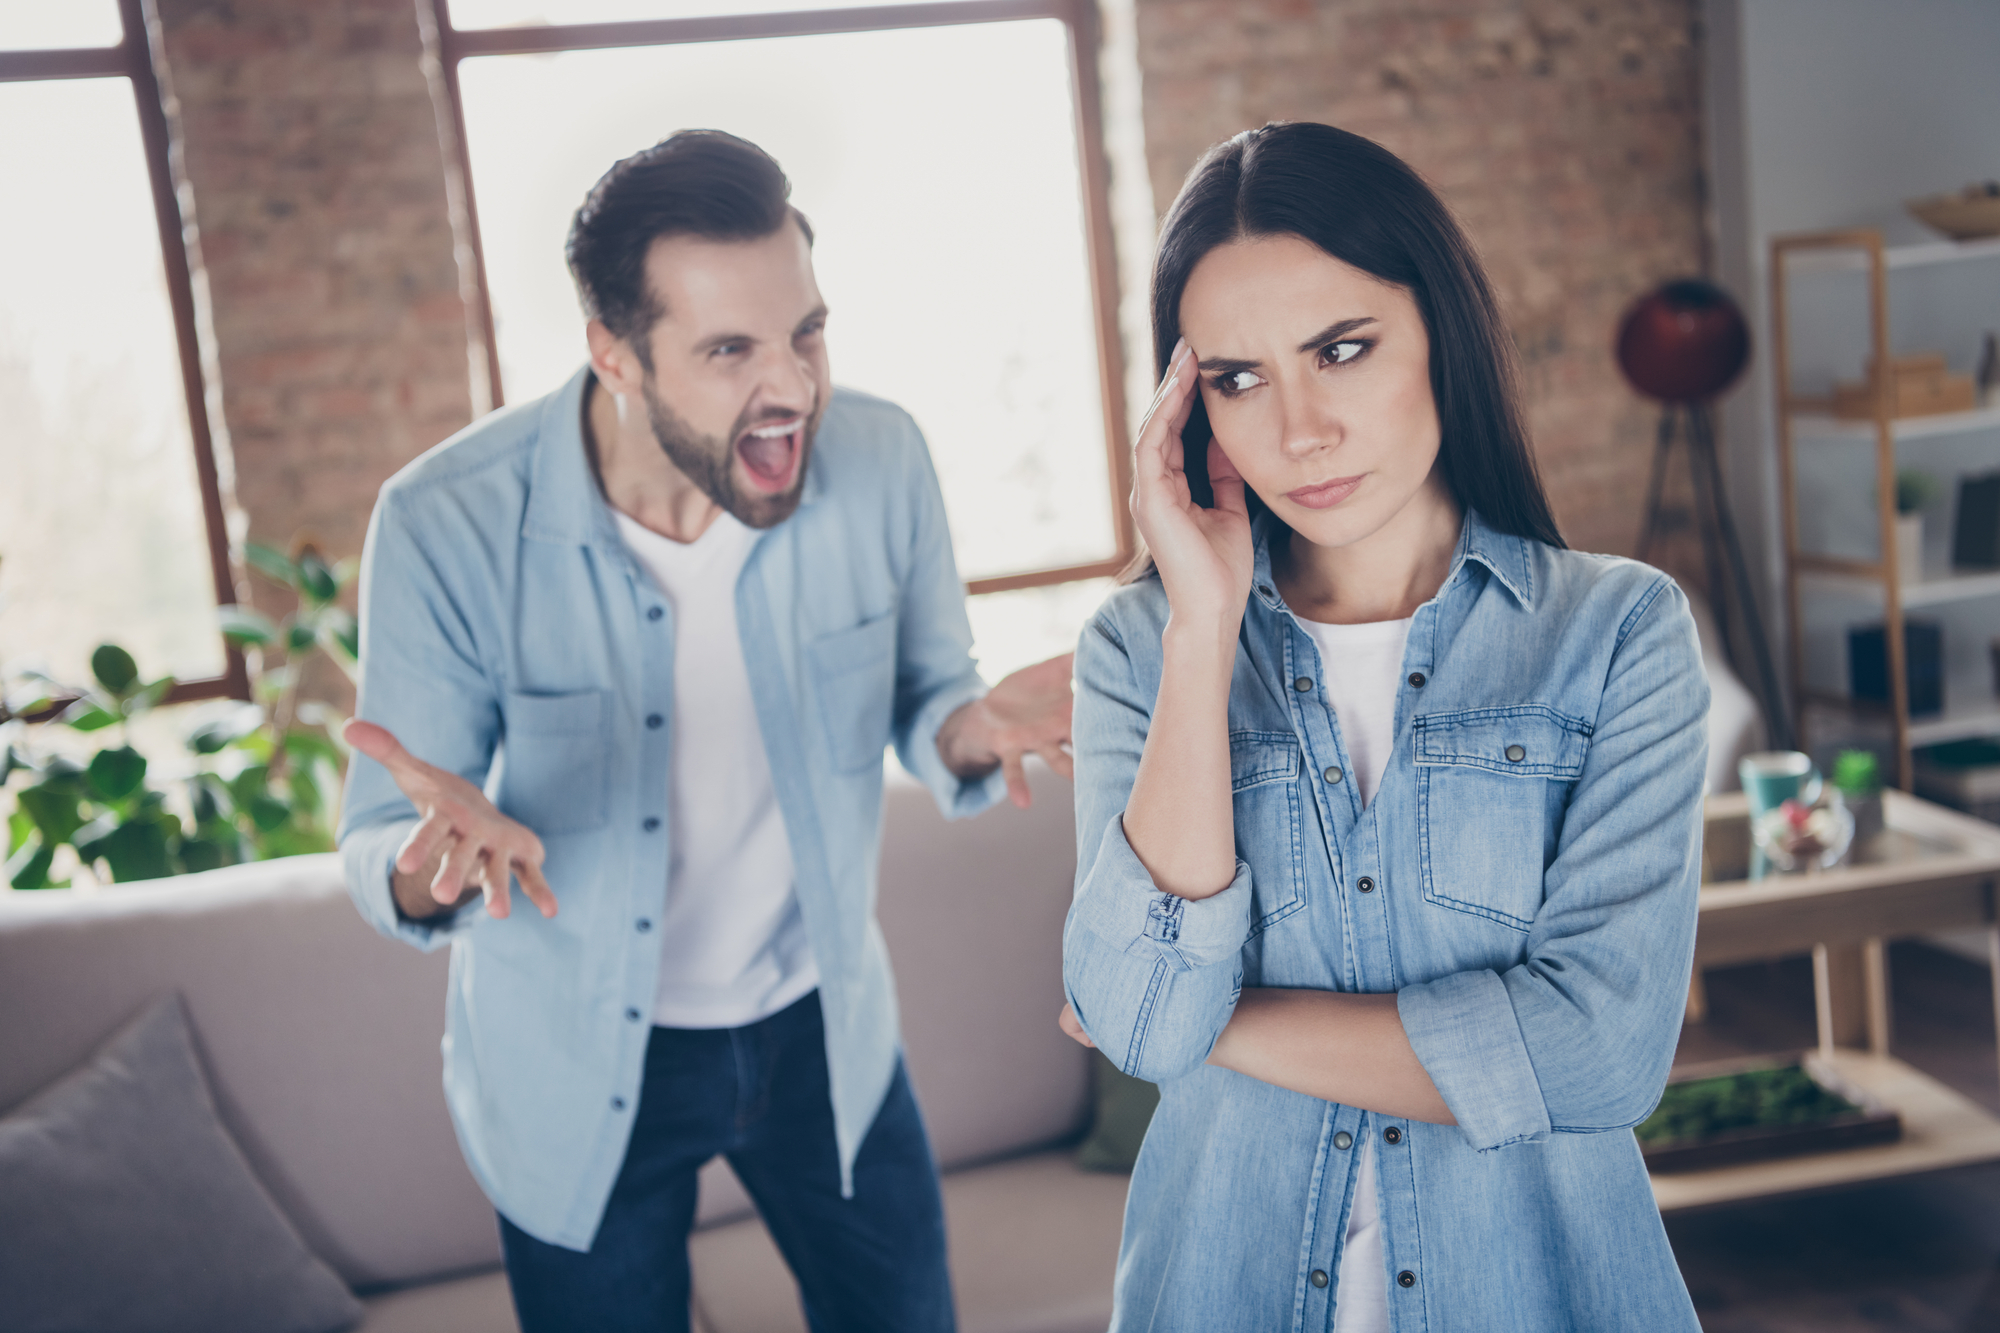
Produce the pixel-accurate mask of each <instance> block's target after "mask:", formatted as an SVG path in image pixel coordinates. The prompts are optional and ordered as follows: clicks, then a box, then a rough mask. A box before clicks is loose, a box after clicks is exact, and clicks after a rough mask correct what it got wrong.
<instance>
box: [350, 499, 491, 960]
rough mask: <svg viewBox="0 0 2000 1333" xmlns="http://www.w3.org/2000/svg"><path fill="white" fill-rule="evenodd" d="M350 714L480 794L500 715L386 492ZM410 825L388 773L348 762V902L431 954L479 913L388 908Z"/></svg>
mask: <svg viewBox="0 0 2000 1333" xmlns="http://www.w3.org/2000/svg"><path fill="white" fill-rule="evenodd" d="M355 716H356V717H359V718H364V719H366V720H367V721H370V722H375V723H379V724H380V725H382V726H384V727H387V728H388V729H389V731H390V732H392V733H393V734H394V735H395V736H396V738H397V739H398V740H400V741H401V742H402V743H403V745H404V746H405V748H407V749H408V750H409V751H410V752H411V753H412V754H414V755H416V756H417V757H418V758H419V759H422V760H424V761H425V762H427V763H431V764H435V765H436V766H438V767H439V768H444V769H448V770H450V771H452V772H455V773H457V774H458V775H459V776H460V777H463V778H465V779H466V780H467V781H469V782H471V783H472V784H473V785H475V786H479V785H482V784H484V782H485V781H486V777H487V773H488V771H489V770H490V769H491V768H492V764H493V755H494V752H495V750H496V748H497V746H498V743H499V736H500V712H499V703H498V697H497V694H496V692H495V689H494V687H493V685H492V683H491V682H490V681H489V680H488V679H487V676H486V674H485V672H484V671H482V670H481V669H480V667H479V665H478V659H477V653H476V649H475V648H474V644H473V635H472V631H471V628H470V626H469V625H468V623H467V620H466V617H465V609H464V608H463V607H461V606H460V605H459V604H458V603H457V601H456V600H455V599H454V598H453V597H452V595H451V593H450V591H449V587H448V582H447V580H446V578H445V576H444V574H443V572H442V570H441V569H440V567H439V565H438V564H437V562H436V561H435V560H433V558H432V557H431V554H430V553H429V552H428V551H427V550H426V549H425V546H424V543H423V542H422V541H421V539H420V536H419V534H418V532H417V531H416V525H415V524H414V523H413V522H412V521H411V520H410V519H409V518H408V517H407V516H406V514H405V513H404V511H403V508H402V504H401V503H400V497H399V496H398V494H397V493H395V492H394V491H388V492H385V493H384V494H383V497H382V499H381V501H380V502H379V503H377V505H376V507H375V513H374V515H373V517H372V518H371V519H370V521H369V525H368V539H367V543H366V545H365V546H364V548H363V552H362V560H361V686H360V693H359V698H358V701H357V703H356V706H355ZM417 822H418V815H417V811H416V809H415V808H414V807H413V806H411V804H410V802H409V800H408V798H406V797H405V796H404V795H403V793H402V791H401V790H400V789H398V788H397V786H396V784H395V782H394V780H393V779H391V778H390V776H389V772H388V770H387V769H385V768H383V767H382V766H381V765H380V764H378V763H376V762H375V761H374V760H372V759H370V758H368V757H367V756H366V755H362V754H359V753H356V754H355V755H354V756H353V758H352V759H351V761H350V762H349V764H348V769H347V791H346V794H345V796H344V798H343V800H342V802H341V818H340V832H339V846H340V854H341V858H342V861H343V864H344V867H345V870H346V877H347V888H348V892H349V893H350V894H351V895H352V896H353V898H354V902H355V906H356V907H358V908H359V909H360V911H361V915H362V916H363V917H364V918H366V919H367V921H368V922H369V924H370V925H372V926H374V927H375V928H376V929H377V930H379V931H381V932H382V933H383V934H384V935H388V936H391V937H392V938H396V939H401V940H404V941H407V942H408V943H410V944H414V945H416V946H417V947H418V948H420V949H427V950H428V949H436V948H439V947H442V946H443V945H445V944H447V943H449V942H450V940H451V938H452V936H453V935H455V934H458V933H460V932H462V931H464V930H467V929H469V928H471V926H472V925H473V924H474V923H475V922H477V921H478V920H479V919H481V915H482V909H481V908H479V907H478V905H477V903H476V902H475V903H471V904H467V905H466V906H464V907H461V908H459V909H458V910H457V911H455V912H450V913H446V914H443V915H441V916H437V917H433V918H430V919H428V920H424V921H412V920H409V919H408V918H406V917H404V916H403V915H402V914H401V913H399V912H398V911H397V910H396V901H395V894H394V891H393V889H392V888H391V884H390V876H391V875H392V874H393V872H394V862H395V858H396V851H397V849H398V848H400V847H401V846H402V845H403V840H404V839H405V838H407V837H408V836H409V834H410V831H411V830H412V829H414V828H415V827H416V825H417Z"/></svg>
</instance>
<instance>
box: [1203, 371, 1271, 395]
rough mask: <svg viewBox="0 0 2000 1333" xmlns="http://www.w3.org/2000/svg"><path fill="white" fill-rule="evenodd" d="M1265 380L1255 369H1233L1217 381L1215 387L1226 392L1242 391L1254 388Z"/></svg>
mask: <svg viewBox="0 0 2000 1333" xmlns="http://www.w3.org/2000/svg"><path fill="white" fill-rule="evenodd" d="M1263 382H1264V381H1263V379H1262V377H1261V376H1259V375H1258V374H1257V373H1256V372H1255V371H1252V370H1232V371H1230V372H1229V373H1228V374H1227V375H1223V376H1221V377H1220V378H1218V379H1217V380H1216V381H1215V387H1216V388H1217V389H1219V390H1221V391H1222V392H1223V393H1224V394H1236V393H1242V392H1244V391H1245V390H1248V389H1254V388H1256V387H1257V386H1258V385H1260V384H1262V383H1263Z"/></svg>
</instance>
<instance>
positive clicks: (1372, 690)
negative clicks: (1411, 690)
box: [1299, 620, 1410, 1333]
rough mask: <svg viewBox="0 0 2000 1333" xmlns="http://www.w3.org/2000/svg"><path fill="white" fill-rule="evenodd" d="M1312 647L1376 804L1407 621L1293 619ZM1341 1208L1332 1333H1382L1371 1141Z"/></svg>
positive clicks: (1355, 766)
mask: <svg viewBox="0 0 2000 1333" xmlns="http://www.w3.org/2000/svg"><path fill="white" fill-rule="evenodd" d="M1299 625H1300V627H1301V628H1302V629H1304V630H1305V632H1306V633H1307V634H1309V635H1311V636H1312V641H1313V642H1314V643H1315V644H1317V645H1318V647H1319V668H1320V676H1321V677H1322V678H1323V679H1324V681H1325V683H1326V692H1327V697H1328V698H1329V699H1331V700H1332V701H1333V715H1334V718H1335V720H1337V721H1338V722H1339V723H1340V738H1341V740H1342V741H1344V742H1346V744H1347V763H1348V777H1349V778H1350V780H1352V781H1353V782H1354V784H1355V786H1356V788H1357V790H1359V791H1360V793H1361V804H1362V805H1363V806H1364V807H1365V806H1366V805H1367V804H1368V803H1369V802H1370V801H1372V800H1374V799H1375V789H1376V788H1378V787H1380V786H1381V785H1382V774H1383V771H1384V770H1385V769H1387V768H1388V766H1389V754H1390V752H1391V751H1392V750H1393V749H1395V746H1396V730H1395V726H1396V689H1397V686H1398V685H1399V684H1400V682H1401V681H1402V679H1403V650H1404V648H1405V647H1406V646H1407V645H1408V643H1409V639H1410V622H1409V621H1408V620H1381V621H1376V622H1375V623H1373V624H1368V625H1324V624H1321V623H1320V622H1318V621H1315V620H1300V621H1299ZM1359 1146H1360V1149H1361V1163H1360V1167H1359V1169H1358V1170H1357V1172H1356V1174H1355V1179H1354V1203H1353V1205H1352V1206H1351V1207H1350V1208H1349V1209H1348V1210H1347V1239H1346V1243H1345V1244H1344V1245H1343V1246H1342V1248H1341V1252H1340V1281H1339V1283H1338V1285H1337V1286H1335V1288H1334V1307H1333V1333H1388V1328H1389V1267H1388V1264H1387V1263H1386V1262H1385V1260H1384V1258H1383V1254H1382V1218H1381V1210H1380V1205H1379V1202H1378V1200H1377V1198H1376V1186H1375V1136H1374V1135H1372V1134H1369V1135H1365V1136H1363V1137H1362V1139H1361V1142H1360V1145H1359Z"/></svg>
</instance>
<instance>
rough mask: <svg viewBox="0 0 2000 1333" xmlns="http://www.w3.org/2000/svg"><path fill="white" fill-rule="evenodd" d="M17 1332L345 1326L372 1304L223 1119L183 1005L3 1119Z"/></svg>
mask: <svg viewBox="0 0 2000 1333" xmlns="http://www.w3.org/2000/svg"><path fill="white" fill-rule="evenodd" d="M0 1292H5V1293H6V1295H5V1297H4V1304H5V1306H6V1324H7V1327H8V1328H9V1329H11V1330H14V1333H66V1331H67V1330H71V1329H79V1328H88V1329H91V1330H93V1333H179V1331H182V1330H185V1333H210V1330H214V1329H225V1328H228V1329H252V1328H254V1329H261V1330H264V1333H332V1330H335V1329H344V1328H347V1327H349V1326H350V1325H352V1324H353V1323H354V1322H355V1320H357V1319H358V1318H359V1317H360V1315H361V1307H360V1306H359V1305H357V1304H356V1303H355V1301H354V1298H353V1297H352V1296H350V1295H349V1294H348V1292H347V1288H346V1286H345V1285H344V1284H343V1283H342V1282H341V1280H340V1279H339V1278H338V1277H336V1276H334V1274H333V1271H332V1270H331V1269H329V1268H328V1267H327V1266H326V1265H325V1264H323V1263H321V1262H320V1261H319V1260H318V1259H315V1258H314V1257H313V1256H312V1254H311V1253H309V1252H308V1251H307V1250H306V1248H305V1246H304V1245H302V1244H300V1242H299V1237H298V1234H297V1233H296V1232H294V1231H293V1230H292V1228H291V1226H290V1225H289V1224H287V1223H286V1221H285V1219H284V1217H283V1216H282V1215H281V1214H280V1213H279V1212H278V1210H277V1208H276V1206H275V1205H274V1204H273V1203H272V1202H271V1200H270V1197H269V1196H268V1195H266V1194H265V1193H264V1191H263V1189H262V1188H261V1187H260V1186H259V1185H258V1184H257V1181H256V1178H255V1177H253V1176H252V1175H251V1174H250V1168H249V1166H248V1164H247V1163H245V1162H244V1160H243V1155H242V1154H241V1153H240V1152H238V1151H237V1148H236V1145H235V1144H234V1143H233V1142H231V1141H230V1138H229V1135H228V1133H227V1132H226V1131H224V1129H223V1128H222V1125H221V1123H220V1122H219V1121H218V1120H217V1119H216V1114H215V1104H214V1102H213V1101H211V1100H210V1097H209V1091H208V1084H207V1082H206V1080H205V1079H204V1078H203V1077H202V1072H201V1067H200V1065H199V1064H198V1063H197V1062H196V1059H195V1053H194V1044H193V1042H192V1041H191V1040H190V1038H189V1035H188V1029H187V1020H186V1017H185V1015H184V1014H183V1012H182V1009H181V1004H180V1001H179V1000H178V999H177V998H175V997H173V996H168V997H166V998H164V999H161V1000H159V1001H157V1002H155V1003H154V1004H153V1005H151V1006H150V1007H148V1008H147V1010H146V1011H145V1012H144V1013H143V1014H141V1015H140V1016H139V1017H138V1018H137V1019H134V1020H133V1021H132V1022H131V1023H129V1024H127V1025H126V1026H125V1028H124V1029H123V1030H122V1031H121V1032H119V1033H118V1034H117V1035H116V1036H114V1037H113V1038H112V1039H111V1040H110V1041H109V1042H107V1043H106V1044H105V1046H104V1048H103V1050H101V1051H99V1052H98V1053H97V1055H96V1057H95V1058H94V1059H92V1060H91V1061H90V1063H89V1064H87V1065H85V1066H84V1067H83V1068H81V1069H78V1070H76V1071H75V1072H73V1073H71V1074H70V1075H69V1076H68V1077H66V1078H63V1079H61V1080H60V1081H58V1082H57V1083H55V1084H54V1085H53V1086H52V1087H49V1088H47V1089H45V1090H44V1091H43V1092H41V1093H40V1094H38V1095H37V1096H35V1097H33V1098H32V1099H30V1100H29V1101H28V1102H27V1103H26V1104H25V1105H23V1106H21V1107H19V1108H18V1109H16V1110H15V1111H13V1112H12V1113H11V1114H9V1115H8V1116H7V1117H6V1118H5V1119H4V1120H0Z"/></svg>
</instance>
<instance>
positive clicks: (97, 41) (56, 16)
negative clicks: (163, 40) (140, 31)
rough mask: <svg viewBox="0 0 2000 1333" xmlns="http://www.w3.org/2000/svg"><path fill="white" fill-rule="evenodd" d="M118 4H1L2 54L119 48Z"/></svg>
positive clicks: (22, 0) (38, 0) (108, 0)
mask: <svg viewBox="0 0 2000 1333" xmlns="http://www.w3.org/2000/svg"><path fill="white" fill-rule="evenodd" d="M124 38H125V29H124V26H123V25H122V24H121V23H120V22H119V20H118V0H56V3H51V2H50V0H0V51H45V50H60V49H62V48H65V47H87V46H116V45H118V43H119V42H121V41H123V40H124Z"/></svg>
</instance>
